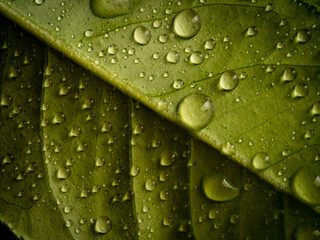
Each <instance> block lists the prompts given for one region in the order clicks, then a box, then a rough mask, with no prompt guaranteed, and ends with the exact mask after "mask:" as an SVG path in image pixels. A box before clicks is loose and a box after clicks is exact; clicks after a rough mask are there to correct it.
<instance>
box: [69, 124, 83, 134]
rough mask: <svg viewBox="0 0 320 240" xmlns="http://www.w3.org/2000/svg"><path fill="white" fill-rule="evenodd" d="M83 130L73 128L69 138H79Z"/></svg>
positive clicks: (77, 127) (76, 127)
mask: <svg viewBox="0 0 320 240" xmlns="http://www.w3.org/2000/svg"><path fill="white" fill-rule="evenodd" d="M81 132H82V131H81V128H80V127H79V126H77V125H76V126H73V128H72V129H71V130H70V132H69V137H78V136H80V134H81Z"/></svg>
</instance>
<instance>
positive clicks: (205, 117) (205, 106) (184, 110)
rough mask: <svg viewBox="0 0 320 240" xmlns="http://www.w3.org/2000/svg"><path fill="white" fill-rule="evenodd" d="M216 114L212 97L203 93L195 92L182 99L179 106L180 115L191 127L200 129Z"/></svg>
mask: <svg viewBox="0 0 320 240" xmlns="http://www.w3.org/2000/svg"><path fill="white" fill-rule="evenodd" d="M214 114H215V107H214V104H213V103H212V102H211V100H210V98H209V97H207V96H206V95H203V94H201V93H193V94H190V95H188V96H187V97H185V98H184V99H182V100H181V102H180V103H179V107H178V115H179V117H180V118H181V119H182V120H183V122H185V124H187V125H188V126H189V127H192V128H194V129H197V130H200V129H202V128H204V127H206V126H207V125H209V123H210V122H211V121H212V119H213V118H214Z"/></svg>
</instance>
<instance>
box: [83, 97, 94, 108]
mask: <svg viewBox="0 0 320 240" xmlns="http://www.w3.org/2000/svg"><path fill="white" fill-rule="evenodd" d="M93 106H94V100H93V99H92V98H88V99H86V100H85V101H84V103H83V104H82V106H81V108H82V109H91V108H92V107H93Z"/></svg>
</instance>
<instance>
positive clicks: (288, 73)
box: [281, 67, 297, 82]
mask: <svg viewBox="0 0 320 240" xmlns="http://www.w3.org/2000/svg"><path fill="white" fill-rule="evenodd" d="M296 77H297V72H296V70H295V69H294V68H290V67H287V68H286V69H285V70H284V71H283V74H282V76H281V80H282V81H284V82H290V81H293V80H295V79H296Z"/></svg>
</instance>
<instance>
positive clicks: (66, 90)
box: [59, 84, 71, 96]
mask: <svg viewBox="0 0 320 240" xmlns="http://www.w3.org/2000/svg"><path fill="white" fill-rule="evenodd" d="M70 92H71V86H70V84H65V85H63V86H62V87H61V88H60V90H59V95H60V96H66V95H68V94H69V93H70Z"/></svg>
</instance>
